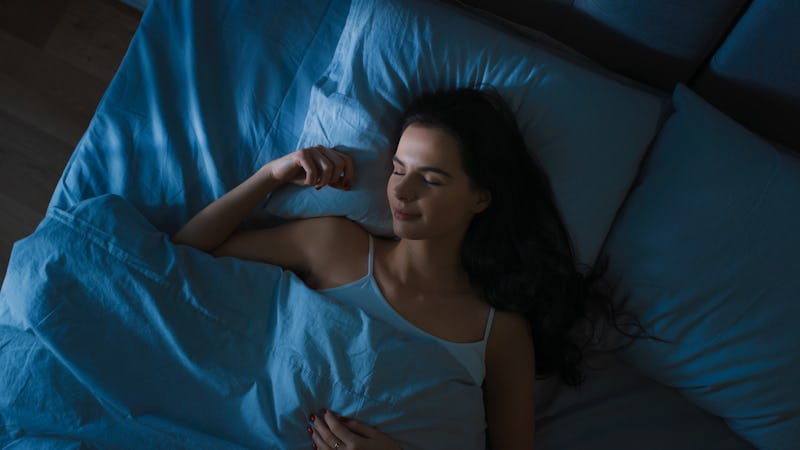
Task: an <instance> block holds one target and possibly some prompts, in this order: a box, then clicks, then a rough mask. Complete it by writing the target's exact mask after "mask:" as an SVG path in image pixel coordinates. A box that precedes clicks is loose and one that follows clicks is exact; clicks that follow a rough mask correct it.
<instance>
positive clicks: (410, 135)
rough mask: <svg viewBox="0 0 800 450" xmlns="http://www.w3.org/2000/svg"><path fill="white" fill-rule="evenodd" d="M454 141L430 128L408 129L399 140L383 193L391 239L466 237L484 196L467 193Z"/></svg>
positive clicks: (467, 184)
mask: <svg viewBox="0 0 800 450" xmlns="http://www.w3.org/2000/svg"><path fill="white" fill-rule="evenodd" d="M458 145H459V144H458V140H457V139H456V138H455V137H454V136H453V135H451V134H450V133H448V132H446V131H444V130H442V129H439V128H435V127H430V126H424V125H409V126H408V127H407V128H406V130H405V131H404V132H403V135H402V136H401V137H400V142H399V143H398V145H397V152H396V153H395V155H394V161H393V164H394V168H393V172H392V175H391V177H389V183H388V185H387V187H386V191H387V195H388V197H389V205H390V206H391V208H392V224H393V229H394V233H395V234H396V235H397V236H399V237H401V238H404V239H431V238H437V237H443V236H448V235H453V233H460V235H463V233H465V232H466V230H467V228H468V227H469V223H470V221H471V220H472V217H473V216H474V215H475V214H477V213H479V212H481V211H483V210H484V209H486V207H487V206H489V201H490V195H489V193H488V192H487V191H485V190H482V189H477V188H473V187H472V184H471V183H470V179H469V177H468V176H467V174H466V172H464V169H463V165H462V163H461V154H460V151H459V147H458Z"/></svg>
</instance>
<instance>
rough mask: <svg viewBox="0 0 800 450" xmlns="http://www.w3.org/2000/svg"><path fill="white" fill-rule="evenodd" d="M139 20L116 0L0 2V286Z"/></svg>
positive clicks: (132, 10) (136, 15) (136, 12)
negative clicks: (15, 245)
mask: <svg viewBox="0 0 800 450" xmlns="http://www.w3.org/2000/svg"><path fill="white" fill-rule="evenodd" d="M140 19H141V13H140V12H139V11H137V10H135V9H133V8H131V7H129V6H126V5H124V4H122V3H120V2H118V1H116V0H0V281H1V280H2V279H3V278H4V277H5V273H6V267H7V264H8V257H9V255H10V253H11V246H12V244H13V243H14V241H16V240H18V239H20V238H22V237H24V236H26V235H28V234H30V233H31V232H32V231H33V230H34V228H36V225H37V224H38V223H39V221H40V220H41V219H42V217H43V216H44V212H45V210H46V209H47V204H48V201H49V199H50V196H51V194H52V192H53V189H54V188H55V185H56V183H57V181H58V179H59V177H60V176H61V172H62V171H63V169H64V166H65V164H66V163H67V160H68V159H69V157H70V155H71V154H72V151H73V149H74V148H75V145H76V144H77V142H78V140H79V139H80V138H81V136H82V135H83V132H84V131H85V130H86V128H87V126H88V124H89V120H90V119H91V117H92V114H94V110H95V108H96V107H97V104H98V103H99V102H100V98H101V97H102V95H103V92H104V91H105V89H106V87H107V86H108V83H109V81H110V80H111V78H112V77H113V76H114V73H115V71H116V70H117V66H118V65H119V63H120V61H122V57H123V56H124V55H125V51H126V50H127V48H128V44H129V42H130V40H131V38H132V37H133V34H134V32H135V31H136V27H137V26H138V24H139V20H140Z"/></svg>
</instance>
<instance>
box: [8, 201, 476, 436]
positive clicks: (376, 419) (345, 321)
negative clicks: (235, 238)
mask: <svg viewBox="0 0 800 450" xmlns="http://www.w3.org/2000/svg"><path fill="white" fill-rule="evenodd" d="M322 408H329V409H331V410H333V411H335V412H337V413H340V414H343V415H347V416H349V417H353V418H356V419H359V420H362V421H364V422H366V423H368V424H371V425H373V426H376V427H378V428H380V429H381V430H383V431H384V432H386V433H388V434H389V435H391V436H393V437H394V438H395V439H396V440H398V441H399V442H400V443H401V444H402V445H403V446H404V448H436V449H445V448H459V449H464V448H483V447H484V444H485V437H484V432H485V420H484V412H483V400H482V392H481V389H480V387H477V386H474V385H473V384H471V383H470V381H469V374H468V373H467V372H466V370H465V369H464V368H463V367H462V366H461V365H460V364H459V363H458V362H457V361H455V360H454V359H453V358H452V357H451V356H450V355H449V353H448V352H447V351H446V350H445V349H444V348H442V347H441V346H440V345H438V343H436V342H435V341H433V340H424V339H422V338H418V337H411V336H406V335H402V334H399V332H398V331H396V330H395V329H394V328H392V327H391V326H390V325H388V324H385V323H383V322H380V321H378V320H376V319H373V318H371V317H369V316H367V315H365V314H364V313H363V312H361V311H360V310H357V309H354V308H352V307H349V306H346V305H341V304H338V303H336V302H334V301H333V300H331V299H327V298H325V297H323V296H322V295H320V294H318V293H316V292H315V291H312V290H310V289H309V288H308V287H306V286H305V284H303V283H302V281H301V280H299V279H298V278H297V277H296V276H295V275H294V274H292V273H290V272H286V271H283V270H281V269H280V268H278V267H275V266H271V265H267V264H259V263H254V262H247V261H241V260H237V259H234V258H214V257H212V256H210V255H208V254H206V253H203V252H200V251H197V250H195V249H193V248H190V247H186V246H179V245H173V244H172V243H171V242H170V240H169V238H168V236H167V235H166V234H164V233H162V232H160V231H159V230H157V229H156V228H154V227H153V226H152V225H151V224H150V223H149V222H148V221H147V220H146V219H145V218H144V217H143V216H142V215H141V214H139V212H138V211H137V210H136V209H135V208H133V207H132V206H131V205H130V203H128V202H127V201H126V200H124V199H122V198H121V197H118V196H113V195H105V196H101V197H97V198H94V199H89V200H85V201H82V202H80V203H78V204H77V205H75V206H74V207H72V208H70V209H69V210H66V211H65V210H61V209H56V208H51V209H50V210H49V211H48V214H47V216H46V218H45V220H44V221H43V222H42V223H41V224H40V226H39V227H38V228H37V230H36V231H35V232H34V233H33V234H32V235H31V236H29V237H28V238H26V239H24V240H22V241H20V242H18V243H17V244H16V245H15V246H14V250H13V253H12V256H11V260H10V262H9V269H8V273H7V275H6V279H5V282H4V284H3V287H2V291H0V420H1V421H2V423H0V444H5V443H8V442H12V441H13V442H15V443H18V444H19V443H22V444H25V443H26V442H27V443H28V446H37V445H38V444H41V445H44V442H47V443H61V444H64V445H63V446H62V447H69V446H70V442H72V443H75V442H84V443H88V444H89V445H96V446H99V447H101V448H105V447H114V448H144V447H147V448H195V449H196V448H241V447H246V448H255V447H258V448H304V449H305V448H308V447H309V446H310V445H311V441H310V439H309V437H308V434H307V433H306V431H305V428H306V426H307V424H308V415H309V414H310V413H312V412H317V411H319V410H320V409H322ZM36 443H38V444H36ZM62 447H59V448H62ZM51 448H52V447H51Z"/></svg>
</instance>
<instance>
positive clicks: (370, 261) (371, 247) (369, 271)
mask: <svg viewBox="0 0 800 450" xmlns="http://www.w3.org/2000/svg"><path fill="white" fill-rule="evenodd" d="M367 236H369V258H368V259H367V276H368V277H371V276H372V264H373V261H374V259H375V258H374V257H373V255H374V254H375V246H374V244H373V243H372V241H373V239H372V234H370V233H367Z"/></svg>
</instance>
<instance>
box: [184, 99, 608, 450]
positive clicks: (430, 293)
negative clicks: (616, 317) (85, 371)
mask: <svg viewBox="0 0 800 450" xmlns="http://www.w3.org/2000/svg"><path fill="white" fill-rule="evenodd" d="M399 134H400V138H399V141H398V144H397V148H396V153H395V155H394V158H393V171H392V174H391V176H390V178H389V181H388V184H387V187H386V192H387V195H388V199H389V204H390V206H391V212H392V217H393V222H392V224H393V230H394V234H395V235H396V236H397V237H398V238H399V239H397V240H388V239H378V238H374V237H372V236H370V235H369V233H367V232H366V231H365V230H364V229H363V228H361V227H360V226H359V225H357V224H355V223H353V222H351V221H348V220H346V219H344V218H335V217H322V218H314V219H306V220H299V221H295V222H292V223H289V224H286V225H283V226H280V227H276V228H272V229H263V230H254V231H236V228H237V226H238V225H239V224H240V222H241V221H242V220H243V219H244V218H245V217H246V216H247V215H248V214H249V213H250V212H251V211H252V210H253V208H255V207H256V206H257V205H258V204H259V202H261V201H262V199H263V198H264V196H266V195H267V194H268V193H270V192H272V191H273V190H275V189H278V188H279V187H280V186H282V185H284V184H286V183H294V184H298V185H301V186H314V187H315V188H316V189H320V188H322V187H325V186H328V187H331V188H335V189H344V190H347V189H349V188H350V185H351V183H352V181H353V177H354V176H355V173H354V170H353V163H352V160H351V159H350V157H348V156H347V155H345V154H343V153H340V152H337V151H336V150H333V149H329V148H324V147H312V148H306V149H302V150H299V151H296V152H294V153H291V154H288V155H286V156H284V157H282V158H280V159H277V160H274V161H271V162H269V163H268V164H266V165H264V166H263V167H262V168H261V169H260V170H259V171H258V172H256V173H255V174H254V175H253V176H251V177H250V178H249V179H248V180H246V181H244V182H243V183H242V184H241V185H239V186H237V187H236V188H235V189H233V190H231V191H230V192H228V193H227V194H226V195H224V196H223V197H221V198H220V199H218V200H216V201H215V202H213V203H211V204H210V205H209V206H207V207H206V208H205V209H203V210H202V211H201V212H200V213H198V214H197V215H196V216H195V217H194V218H192V219H191V220H190V221H189V223H187V224H186V225H185V226H184V228H183V229H181V230H180V231H179V232H178V233H177V234H176V235H175V236H174V237H173V240H174V241H175V242H177V243H184V244H188V245H192V246H195V247H197V248H200V249H202V250H205V251H208V252H213V253H214V254H215V255H228V256H237V257H240V258H245V259H252V260H258V261H264V262H267V263H270V264H275V265H280V266H282V267H284V268H286V269H290V270H292V271H295V272H297V273H299V274H301V276H302V277H303V279H304V280H305V281H306V282H307V283H308V284H309V285H310V286H311V287H313V288H315V289H318V290H329V291H330V292H333V291H335V290H337V289H340V288H341V289H345V290H351V289H356V288H357V286H361V287H360V288H358V289H367V290H369V289H370V287H369V285H364V284H361V285H359V284H358V283H357V281H358V280H363V279H365V278H367V277H371V278H373V279H374V281H375V283H374V284H371V286H373V289H374V290H375V291H376V292H366V293H365V292H363V291H362V292H357V293H355V294H354V295H357V296H361V297H363V296H364V295H366V296H367V298H369V299H371V301H373V302H375V303H380V302H383V303H384V305H386V304H388V305H389V306H390V307H391V310H393V311H391V310H390V311H389V312H385V314H389V315H391V314H394V315H395V316H397V315H399V316H402V318H401V319H399V318H397V317H394V318H391V317H390V320H394V321H398V320H403V319H405V321H407V322H410V323H411V324H412V325H413V326H415V327H416V328H417V329H418V330H420V332H422V333H425V334H427V335H432V336H433V337H435V338H438V339H440V340H443V341H444V342H445V344H447V343H448V342H449V343H452V344H453V345H473V344H477V346H476V347H474V348H476V349H478V350H477V351H478V352H479V353H480V354H479V359H478V362H479V364H481V365H483V367H480V368H479V371H478V372H477V373H478V375H477V378H476V380H475V381H476V383H478V385H480V384H481V383H483V389H484V398H485V404H486V415H487V422H488V430H489V442H490V444H491V447H492V448H494V449H505V448H532V447H533V439H534V380H535V377H536V373H537V372H538V373H539V374H540V375H547V374H551V373H559V374H560V375H561V377H562V378H563V379H564V381H565V382H567V383H568V384H578V383H579V382H580V381H581V372H580V368H579V363H580V359H581V348H580V347H579V346H578V345H577V344H576V343H575V342H574V339H573V338H571V336H570V333H571V332H572V331H573V330H574V329H575V328H576V327H575V325H576V322H577V321H578V320H579V319H580V318H582V317H585V315H586V313H587V309H588V308H587V302H588V301H589V295H588V289H587V286H588V285H589V284H590V283H591V279H590V278H592V277H590V278H588V279H587V278H584V277H582V276H581V275H580V274H579V273H578V272H576V269H575V265H574V260H573V253H572V249H571V246H570V241H569V237H568V235H567V233H566V231H565V229H564V226H563V223H562V221H561V218H560V215H559V213H558V211H557V209H556V207H555V204H554V200H553V195H552V192H551V189H550V186H549V182H548V180H547V177H546V176H545V174H544V172H543V171H542V170H541V169H540V168H539V166H538V165H537V164H536V163H535V161H534V160H533V159H531V156H530V155H529V154H528V152H527V151H526V148H525V143H524V141H523V138H522V135H521V133H520V131H519V129H518V126H517V124H516V121H515V118H514V115H513V113H512V112H511V111H510V109H509V108H508V106H507V105H506V104H505V103H504V101H503V100H502V98H501V97H500V96H499V95H498V94H497V93H496V92H495V91H493V90H489V89H486V90H477V89H470V88H462V89H457V90H451V91H447V92H440V93H433V94H426V95H423V96H421V97H420V98H418V99H417V100H416V101H415V102H414V103H413V104H412V105H411V106H410V107H409V108H408V109H407V111H406V113H405V114H404V118H403V122H402V127H401V130H400V133H399ZM365 274H367V275H366V276H365ZM596 276H597V275H594V276H593V277H596ZM364 286H367V287H364ZM384 299H385V300H384ZM367 306H370V305H367ZM602 307H607V305H602ZM534 343H535V344H536V353H534ZM484 348H485V350H483V349H484ZM483 358H485V360H482V359H483ZM484 367H485V378H484V379H481V377H483V376H484V372H483V369H484ZM308 431H309V433H310V434H311V438H312V440H313V447H314V448H318V449H328V448H338V449H342V448H376V449H377V448H380V449H389V448H399V447H397V446H396V444H394V443H393V442H392V441H391V439H390V438H389V437H388V436H386V435H385V434H382V433H380V432H379V431H378V430H376V429H375V428H372V427H369V426H367V425H365V424H363V423H359V422H356V421H354V420H348V419H345V418H339V419H338V420H337V417H335V414H333V413H331V412H325V413H324V414H323V415H321V416H316V415H312V416H311V417H310V425H309V428H308Z"/></svg>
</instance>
